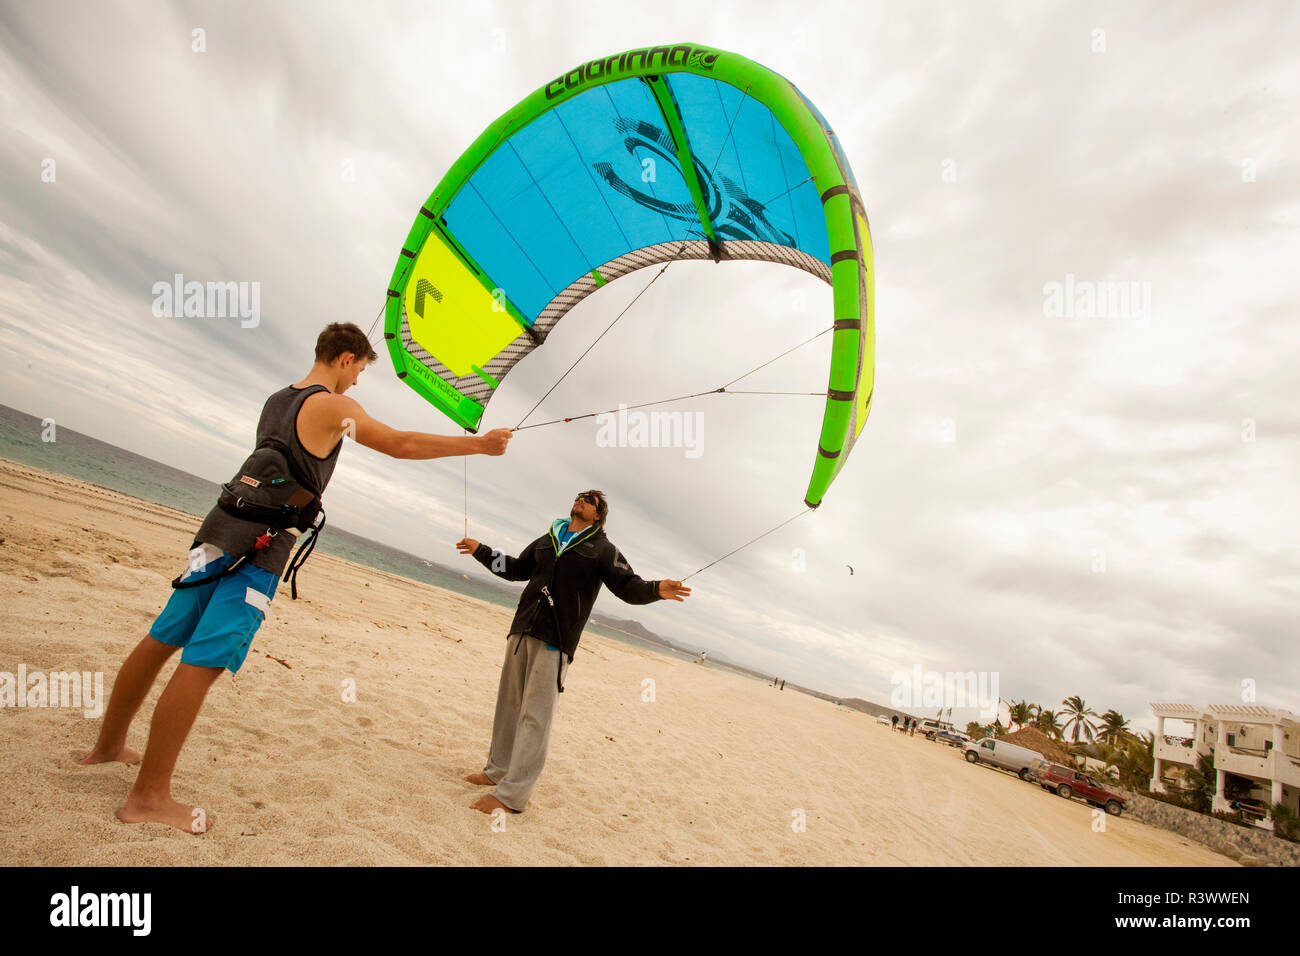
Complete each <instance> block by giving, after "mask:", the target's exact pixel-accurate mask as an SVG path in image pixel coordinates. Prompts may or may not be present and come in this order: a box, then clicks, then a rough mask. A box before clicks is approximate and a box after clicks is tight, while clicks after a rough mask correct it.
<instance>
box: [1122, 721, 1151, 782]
mask: <svg viewBox="0 0 1300 956" xmlns="http://www.w3.org/2000/svg"><path fill="white" fill-rule="evenodd" d="M1155 747H1156V735H1155V734H1153V733H1146V732H1144V733H1142V734H1140V735H1138V736H1137V737H1133V736H1131V735H1126V739H1125V740H1124V742H1123V751H1122V754H1121V756H1120V761H1119V781H1120V783H1122V784H1123V785H1124V786H1126V787H1129V788H1130V789H1133V790H1149V789H1151V774H1152V772H1153V771H1154V769H1155V765H1156V750H1155Z"/></svg>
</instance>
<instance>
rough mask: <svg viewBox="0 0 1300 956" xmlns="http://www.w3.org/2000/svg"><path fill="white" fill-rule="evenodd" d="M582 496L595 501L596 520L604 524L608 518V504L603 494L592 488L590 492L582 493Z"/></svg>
mask: <svg viewBox="0 0 1300 956" xmlns="http://www.w3.org/2000/svg"><path fill="white" fill-rule="evenodd" d="M583 494H584V495H591V496H592V497H593V498H595V499H596V520H597V521H599V522H600V523H601V524H604V523H605V519H606V518H607V517H609V502H608V501H606V500H605V492H603V491H597V490H596V489H594V488H593V489H592V490H591V491H584V492H583Z"/></svg>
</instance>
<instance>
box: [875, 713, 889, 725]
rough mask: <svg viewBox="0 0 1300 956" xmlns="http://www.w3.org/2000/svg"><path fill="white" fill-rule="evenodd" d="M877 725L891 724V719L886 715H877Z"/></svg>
mask: <svg viewBox="0 0 1300 956" xmlns="http://www.w3.org/2000/svg"><path fill="white" fill-rule="evenodd" d="M876 723H878V724H888V723H889V718H888V717H886V716H885V715H884V714H876Z"/></svg>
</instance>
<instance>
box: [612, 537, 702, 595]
mask: <svg viewBox="0 0 1300 956" xmlns="http://www.w3.org/2000/svg"><path fill="white" fill-rule="evenodd" d="M600 579H601V580H602V581H603V582H604V583H605V587H607V588H609V589H610V590H611V591H613V592H614V596H615V597H617V598H618V599H619V600H620V601H625V602H626V603H628V604H649V603H650V602H651V601H659V600H664V601H684V600H686V599H687V598H688V597H690V596H691V589H690V588H688V587H686V586H685V585H683V584H682V582H681V581H674V580H672V579H670V578H665V579H664V580H662V581H646V580H643V579H642V578H640V577H639V576H638V575H637V573H636V572H635V571H633V570H632V565H630V564H628V563H627V559H625V558H624V557H623V553H622V552H621V551H619V550H618V549H617V548H615V549H614V557H613V559H612V560H610V561H609V562H607V563H606V564H604V565H602V566H601V569H600Z"/></svg>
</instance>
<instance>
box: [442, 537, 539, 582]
mask: <svg viewBox="0 0 1300 956" xmlns="http://www.w3.org/2000/svg"><path fill="white" fill-rule="evenodd" d="M541 543H542V539H541V538H538V539H537V540H536V541H534V542H532V544H530V545H528V547H527V548H526V549H525V550H524V553H523V554H521V555H520V556H519V557H517V558H516V557H512V556H511V555H508V554H506V553H505V552H504V551H493V550H492V549H491V548H489V547H488V546H487V545H486V544H483V543H481V542H479V541H476V540H474V539H473V538H461V539H460V540H459V541H457V542H456V549H457V550H458V551H459V552H460V553H461V554H468V555H469V556H470V557H472V558H473V559H474V560H475V561H477V562H478V563H479V564H481V565H483V567H485V568H487V569H488V570H489V571H491V572H492V573H493V574H495V575H496V576H497V577H499V578H505V579H506V580H507V581H527V580H528V579H529V578H531V577H532V576H533V569H534V568H535V567H536V564H537V562H536V560H535V559H534V557H533V556H534V554H535V553H536V548H537V546H538V545H539V544H541Z"/></svg>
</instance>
